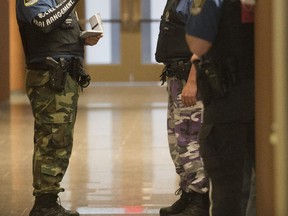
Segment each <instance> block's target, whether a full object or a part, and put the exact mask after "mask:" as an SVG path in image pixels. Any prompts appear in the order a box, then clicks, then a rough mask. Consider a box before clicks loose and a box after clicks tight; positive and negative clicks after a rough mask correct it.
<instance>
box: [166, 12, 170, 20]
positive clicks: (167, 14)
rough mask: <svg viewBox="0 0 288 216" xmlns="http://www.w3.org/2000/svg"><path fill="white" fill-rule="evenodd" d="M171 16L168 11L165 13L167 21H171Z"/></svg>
mask: <svg viewBox="0 0 288 216" xmlns="http://www.w3.org/2000/svg"><path fill="white" fill-rule="evenodd" d="M169 17H170V13H169V12H168V11H167V12H166V13H165V21H166V22H169Z"/></svg>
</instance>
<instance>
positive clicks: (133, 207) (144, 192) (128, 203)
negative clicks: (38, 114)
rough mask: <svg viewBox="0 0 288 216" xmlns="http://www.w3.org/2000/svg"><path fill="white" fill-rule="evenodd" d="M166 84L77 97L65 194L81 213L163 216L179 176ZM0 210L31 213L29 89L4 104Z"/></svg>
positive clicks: (103, 89) (106, 88)
mask: <svg viewBox="0 0 288 216" xmlns="http://www.w3.org/2000/svg"><path fill="white" fill-rule="evenodd" d="M166 100H167V95H166V89H165V87H160V86H159V85H157V84H155V83H151V85H142V86H141V85H128V86H126V85H110V84H109V85H103V84H101V85H97V84H94V85H92V86H90V87H89V88H88V89H85V90H84V93H83V95H81V97H80V100H79V111H78V118H77V122H76V126H75V136H74V143H75V144H74V149H73V154H72V158H71V161H70V166H69V169H68V171H67V174H66V175H65V178H64V180H63V183H62V186H63V187H64V188H65V189H66V191H65V193H62V194H61V195H60V197H61V203H62V204H63V206H65V207H67V208H72V209H77V210H78V211H79V212H80V213H81V215H158V211H159V208H160V207H162V206H166V205H169V204H171V203H172V202H173V201H174V199H175V198H176V197H175V196H174V194H173V193H174V191H175V190H176V189H177V179H176V175H175V172H174V167H173V164H172V161H171V158H170V155H169V153H168V145H167V135H166ZM0 134H1V139H0V147H1V152H0V157H1V162H0V164H1V171H0V176H1V184H0V191H1V198H0V215H1V216H2V215H3V216H4V215H5V216H8V215H9V216H14V215H15V216H16V215H17V216H19V215H28V213H29V211H30V208H31V206H32V204H33V197H32V196H31V193H32V186H31V182H32V176H31V157H32V140H33V118H32V114H31V111H30V107H29V104H28V101H27V99H26V96H25V95H21V94H20V95H18V94H13V95H12V96H11V102H10V104H0Z"/></svg>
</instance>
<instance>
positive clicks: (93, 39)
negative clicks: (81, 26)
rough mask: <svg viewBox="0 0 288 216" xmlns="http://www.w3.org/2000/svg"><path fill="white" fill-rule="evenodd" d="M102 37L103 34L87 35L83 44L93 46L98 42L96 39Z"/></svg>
mask: <svg viewBox="0 0 288 216" xmlns="http://www.w3.org/2000/svg"><path fill="white" fill-rule="evenodd" d="M102 37H103V34H101V35H98V36H92V37H88V38H86V39H85V40H84V44H85V45H89V46H94V45H96V44H97V43H98V41H99V40H100V38H102Z"/></svg>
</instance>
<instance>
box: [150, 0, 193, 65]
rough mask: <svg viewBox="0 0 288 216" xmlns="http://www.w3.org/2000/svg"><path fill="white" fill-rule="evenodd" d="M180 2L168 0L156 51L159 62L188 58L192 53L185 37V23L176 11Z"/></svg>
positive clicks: (162, 17)
mask: <svg viewBox="0 0 288 216" xmlns="http://www.w3.org/2000/svg"><path fill="white" fill-rule="evenodd" d="M178 3H179V0H168V1H167V3H166V6H165V9H164V12H163V15H162V16H161V22H160V27H159V35H158V41H157V47H156V53H155V59H156V61H157V62H163V63H171V62H175V61H179V60H188V59H190V57H191V55H192V53H191V52H190V50H189V47H188V45H187V43H186V39H185V23H184V22H183V21H182V20H181V19H180V18H179V17H178V15H177V13H176V7H177V5H178Z"/></svg>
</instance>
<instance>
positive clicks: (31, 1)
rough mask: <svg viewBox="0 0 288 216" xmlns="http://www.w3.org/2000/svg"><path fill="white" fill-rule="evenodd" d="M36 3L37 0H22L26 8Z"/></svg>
mask: <svg viewBox="0 0 288 216" xmlns="http://www.w3.org/2000/svg"><path fill="white" fill-rule="evenodd" d="M37 2H38V0H24V5H25V6H26V7H29V6H32V5H34V4H36V3H37Z"/></svg>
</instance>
